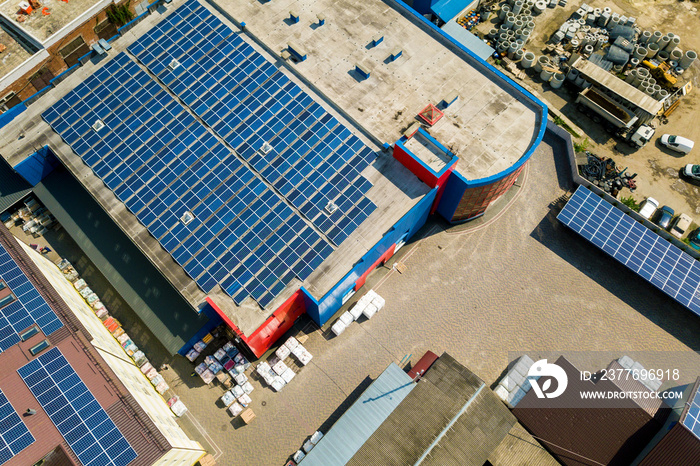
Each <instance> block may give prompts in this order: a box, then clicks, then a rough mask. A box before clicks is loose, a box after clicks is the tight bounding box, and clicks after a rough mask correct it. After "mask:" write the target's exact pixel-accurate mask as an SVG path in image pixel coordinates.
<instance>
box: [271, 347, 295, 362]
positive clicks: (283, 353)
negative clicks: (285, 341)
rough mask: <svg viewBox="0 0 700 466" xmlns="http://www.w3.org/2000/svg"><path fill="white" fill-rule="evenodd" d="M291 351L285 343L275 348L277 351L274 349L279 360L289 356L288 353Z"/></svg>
mask: <svg viewBox="0 0 700 466" xmlns="http://www.w3.org/2000/svg"><path fill="white" fill-rule="evenodd" d="M291 353H292V350H290V349H289V348H288V347H287V346H286V345H282V346H280V347H279V348H277V351H275V355H276V356H277V357H278V358H279V360H280V361H284V360H285V359H287V358H288V357H289V355H290V354H291Z"/></svg>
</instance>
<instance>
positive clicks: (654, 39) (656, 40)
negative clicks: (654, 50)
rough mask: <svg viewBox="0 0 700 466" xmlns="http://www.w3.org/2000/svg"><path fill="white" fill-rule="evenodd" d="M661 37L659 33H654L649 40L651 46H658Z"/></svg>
mask: <svg viewBox="0 0 700 466" xmlns="http://www.w3.org/2000/svg"><path fill="white" fill-rule="evenodd" d="M663 36H664V35H663V34H661V31H654V33H653V34H652V35H651V39H649V42H651V43H652V44H658V43H659V41H660V40H661V38H662V37H663ZM660 48H661V47H659V49H660Z"/></svg>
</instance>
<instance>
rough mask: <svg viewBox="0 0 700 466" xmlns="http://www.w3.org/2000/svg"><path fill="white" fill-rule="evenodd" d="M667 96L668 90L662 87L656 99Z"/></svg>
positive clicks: (662, 98)
mask: <svg viewBox="0 0 700 466" xmlns="http://www.w3.org/2000/svg"><path fill="white" fill-rule="evenodd" d="M666 97H668V91H667V90H666V89H661V90H660V91H659V92H658V97H657V98H656V99H657V100H664V99H665V98H666Z"/></svg>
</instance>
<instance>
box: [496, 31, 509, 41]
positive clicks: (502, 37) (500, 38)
mask: <svg viewBox="0 0 700 466" xmlns="http://www.w3.org/2000/svg"><path fill="white" fill-rule="evenodd" d="M502 42H508V34H506V33H505V32H504V33H501V34H499V36H498V43H502Z"/></svg>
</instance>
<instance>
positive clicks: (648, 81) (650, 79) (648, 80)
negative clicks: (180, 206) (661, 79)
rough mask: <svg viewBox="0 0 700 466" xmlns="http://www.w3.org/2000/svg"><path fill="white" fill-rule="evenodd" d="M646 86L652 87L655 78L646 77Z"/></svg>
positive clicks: (654, 83)
mask: <svg viewBox="0 0 700 466" xmlns="http://www.w3.org/2000/svg"><path fill="white" fill-rule="evenodd" d="M646 83H647V86H651V87H654V86H655V85H656V79H654V78H647V79H646Z"/></svg>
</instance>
